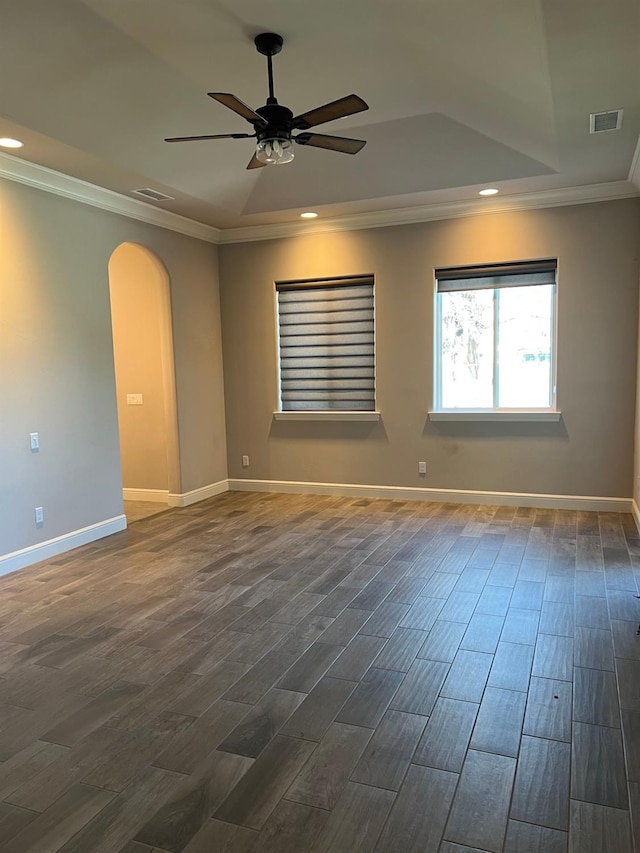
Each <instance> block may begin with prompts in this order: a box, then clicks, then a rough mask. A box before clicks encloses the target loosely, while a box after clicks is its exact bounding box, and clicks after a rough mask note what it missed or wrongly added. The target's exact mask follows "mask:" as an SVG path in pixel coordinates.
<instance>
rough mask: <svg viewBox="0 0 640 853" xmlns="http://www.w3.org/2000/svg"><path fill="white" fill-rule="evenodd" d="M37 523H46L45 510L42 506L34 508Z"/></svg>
mask: <svg viewBox="0 0 640 853" xmlns="http://www.w3.org/2000/svg"><path fill="white" fill-rule="evenodd" d="M34 513H35V517H36V524H44V510H43V508H42V507H41V506H37V507H36V508H35V509H34Z"/></svg>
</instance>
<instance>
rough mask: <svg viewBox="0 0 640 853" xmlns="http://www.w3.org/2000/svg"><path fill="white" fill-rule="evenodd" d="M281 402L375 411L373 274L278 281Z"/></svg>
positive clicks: (288, 406) (285, 407) (297, 407)
mask: <svg viewBox="0 0 640 853" xmlns="http://www.w3.org/2000/svg"><path fill="white" fill-rule="evenodd" d="M276 291H277V296H278V330H279V351H280V404H281V410H282V411H283V412H287V411H326V410H332V411H335V410H338V411H374V410H375V337H374V335H375V332H374V306H373V276H371V275H367V276H355V277H351V278H328V279H316V280H312V281H294V282H279V283H277V284H276Z"/></svg>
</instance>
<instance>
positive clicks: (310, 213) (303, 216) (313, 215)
mask: <svg viewBox="0 0 640 853" xmlns="http://www.w3.org/2000/svg"><path fill="white" fill-rule="evenodd" d="M317 215H318V214H317V213H314V212H313V211H312V210H307V211H306V212H305V213H301V214H300V219H315V218H316V216H317Z"/></svg>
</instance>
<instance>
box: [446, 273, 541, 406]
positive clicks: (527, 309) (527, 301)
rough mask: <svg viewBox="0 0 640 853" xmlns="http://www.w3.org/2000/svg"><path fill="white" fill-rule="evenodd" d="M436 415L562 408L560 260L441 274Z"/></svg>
mask: <svg viewBox="0 0 640 853" xmlns="http://www.w3.org/2000/svg"><path fill="white" fill-rule="evenodd" d="M436 290H437V310H436V336H435V338H436V358H435V364H436V376H435V389H436V393H435V410H436V412H437V411H451V410H456V409H458V410H460V409H462V410H475V411H478V410H479V411H483V410H484V411H492V412H496V411H498V412H499V411H500V410H505V411H514V410H515V411H518V410H521V411H522V410H527V411H529V410H534V411H543V410H553V409H554V408H555V384H554V383H555V379H554V373H555V369H554V368H555V365H554V361H555V340H554V337H555V331H554V330H555V302H556V261H555V260H544V261H531V262H522V263H510V264H499V265H498V264H496V265H490V266H482V267H458V268H454V269H438V270H436Z"/></svg>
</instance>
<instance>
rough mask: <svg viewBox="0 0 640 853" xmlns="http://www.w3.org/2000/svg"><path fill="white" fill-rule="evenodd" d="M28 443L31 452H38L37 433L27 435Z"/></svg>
mask: <svg viewBox="0 0 640 853" xmlns="http://www.w3.org/2000/svg"><path fill="white" fill-rule="evenodd" d="M29 442H30V444H31V449H32V450H40V436H39V435H38V433H37V432H30V433H29Z"/></svg>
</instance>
